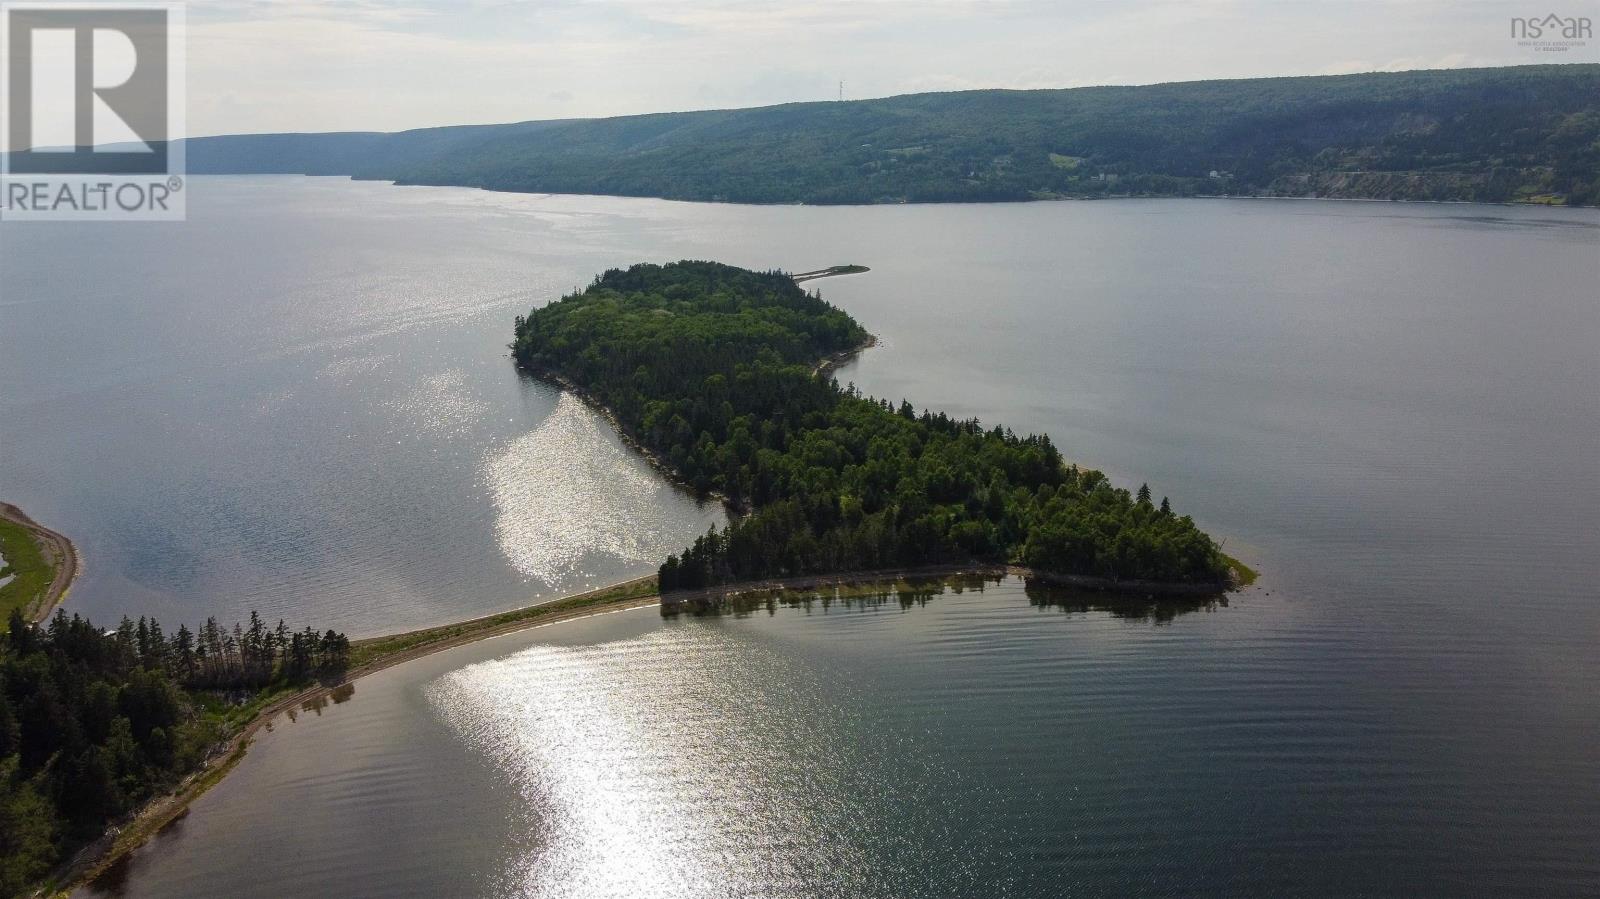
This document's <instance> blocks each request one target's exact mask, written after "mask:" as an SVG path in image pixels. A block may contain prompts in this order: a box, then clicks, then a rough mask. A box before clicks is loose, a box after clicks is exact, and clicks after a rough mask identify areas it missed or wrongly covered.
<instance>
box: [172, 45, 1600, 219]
mask: <svg viewBox="0 0 1600 899" xmlns="http://www.w3.org/2000/svg"><path fill="white" fill-rule="evenodd" d="M187 150H188V160H189V162H188V164H189V169H190V171H192V172H196V173H261V172H293V173H303V174H323V175H332V174H338V175H351V176H355V177H358V178H375V179H381V180H395V181H399V182H402V183H411V184H436V185H458V186H467V187H485V188H490V189H494V190H509V191H534V192H554V193H589V194H614V195H623V196H652V197H666V198H669V199H681V200H725V201H733V202H744V203H819V204H820V203H898V202H934V201H937V202H945V201H955V202H960V201H996V200H1029V199H1047V198H1053V197H1108V196H1190V195H1196V194H1208V195H1211V194H1234V195H1240V194H1249V195H1273V196H1294V197H1360V198H1370V199H1408V200H1477V201H1484V202H1504V201H1521V202H1548V203H1573V204H1587V205H1594V204H1596V203H1600V65H1592V64H1573V65H1549V66H1516V67H1510V68H1497V69H1451V70H1435V71H1417V72H1380V73H1369V74H1361V75H1336V76H1318V77H1304V78H1256V79H1241V80H1232V81H1195V82H1183V83H1173V84H1157V85H1148V86H1142V87H1085V88H1073V89H1069V90H1032V91H1002V90H981V91H961V92H954V93H938V94H912V95H907V96H901V97H890V98H886V99H881V100H860V101H851V102H842V103H838V102H821V103H790V104H785V105H782V106H769V107H763V108H758V109H733V110H708V111H703V112H682V113H662V114H656V115H639V116H623V117H618V118H607V119H570V120H560V121H542V122H539V121H536V122H522V123H518V124H511V125H492V126H482V125H478V126H463V127H455V128H428V129H421V130H416V131H405V132H399V133H395V134H381V133H348V134H271V135H240V136H231V137H216V138H200V139H195V140H191V141H189V142H188V148H187Z"/></svg>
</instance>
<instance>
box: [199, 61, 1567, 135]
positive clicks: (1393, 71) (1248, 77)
mask: <svg viewBox="0 0 1600 899" xmlns="http://www.w3.org/2000/svg"><path fill="white" fill-rule="evenodd" d="M1595 64H1596V63H1594V62H1590V61H1587V60H1584V61H1579V60H1572V61H1563V62H1529V63H1507V64H1505V65H1497V66H1447V67H1439V68H1420V69H1371V70H1367V71H1362V72H1341V73H1337V74H1338V75H1383V74H1399V73H1403V72H1442V71H1468V70H1473V69H1514V68H1521V67H1526V66H1539V65H1595ZM1324 77H1335V76H1334V75H1332V74H1329V73H1304V74H1295V73H1285V74H1281V75H1241V76H1238V77H1234V78H1174V79H1170V80H1165V81H1150V82H1140V83H1131V82H1129V83H1115V84H1112V83H1107V84H1078V85H1071V86H1066V87H1027V88H1023V87H1000V86H977V87H963V88H952V89H949V90H927V91H906V92H903V93H897V94H885V95H883V96H879V97H846V98H845V100H846V101H847V102H857V101H870V100H888V99H893V98H895V97H905V96H916V95H923V94H955V93H974V92H983V91H1017V92H1023V91H1054V90H1061V91H1065V90H1080V89H1091V88H1117V87H1155V86H1158V85H1163V84H1196V83H1201V82H1216V81H1256V80H1263V79H1272V78H1324ZM828 102H836V100H829V99H827V98H823V99H820V100H786V101H780V102H775V103H755V104H749V105H743V106H695V107H684V108H681V109H652V110H646V111H643V112H628V113H616V114H606V115H582V114H579V115H566V116H550V117H535V118H525V119H503V120H498V121H458V122H446V123H443V124H429V125H414V126H405V127H400V128H392V129H380V128H335V129H328V130H320V129H293V130H287V131H263V130H261V129H255V130H250V131H225V132H208V133H204V134H191V135H189V139H199V138H208V137H242V136H248V135H255V134H327V133H348V134H362V133H375V134H398V133H401V132H406V131H426V130H429V129H435V128H471V127H476V126H484V125H515V124H521V123H525V122H555V121H573V122H576V121H588V120H600V119H615V118H629V117H632V116H647V115H673V114H681V113H696V112H721V111H729V110H740V109H763V108H767V107H773V106H792V105H803V104H807V103H828Z"/></svg>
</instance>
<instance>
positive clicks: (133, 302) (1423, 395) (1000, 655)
mask: <svg viewBox="0 0 1600 899" xmlns="http://www.w3.org/2000/svg"><path fill="white" fill-rule="evenodd" d="M190 203H191V207H190V209H191V221H190V222H189V223H188V224H186V225H182V226H176V227H101V228H93V229H91V228H67V227H45V226H33V225H28V226H6V228H5V229H4V230H3V231H0V268H3V278H0V291H3V294H0V341H3V342H0V347H3V351H4V352H3V354H0V383H4V384H5V388H4V391H3V395H0V427H3V429H4V430H3V432H0V453H3V455H0V493H3V494H4V495H6V497H7V498H8V499H11V500H13V501H15V502H18V503H19V504H21V505H23V506H24V508H27V509H28V510H29V512H30V513H31V514H33V515H34V516H35V517H37V518H39V519H41V520H43V521H45V522H47V523H49V524H50V525H51V526H53V527H56V528H58V529H61V530H63V531H65V532H67V533H69V534H72V535H73V536H74V537H75V538H77V539H79V541H80V544H81V545H82V546H83V548H84V550H85V556H86V562H87V565H88V573H87V575H86V577H85V579H84V581H83V582H82V583H81V585H80V586H78V587H75V588H74V591H73V596H72V599H71V600H70V602H69V608H71V609H75V610H78V611H83V612H86V613H90V614H92V615H94V617H96V618H97V619H105V618H109V617H116V616H119V615H121V614H123V613H130V614H139V613H152V612H153V613H156V614H158V615H160V616H161V617H162V618H163V619H164V620H171V621H175V620H177V619H179V618H187V619H191V620H192V619H194V618H197V617H203V616H204V615H206V614H219V615H229V616H233V615H239V614H242V613H243V612H244V611H246V610H248V609H249V608H251V607H255V608H260V609H261V610H262V611H263V613H264V614H267V615H269V617H284V618H287V619H289V620H290V622H291V624H293V623H295V622H298V621H307V620H309V621H310V622H312V623H315V624H317V625H319V626H328V625H331V626H339V627H345V628H348V629H349V630H351V631H352V632H353V633H357V634H366V633H375V632H381V631H389V630H396V629H400V628H402V627H410V626H415V625H420V624H427V623H432V622H437V621H442V620H448V619H452V618H458V617H464V616H466V615H469V614H477V613H483V612H488V611H493V610H496V609H501V608H506V607H509V606H514V605H520V604H523V603H526V602H529V601H533V600H534V599H535V598H536V597H538V596H540V595H543V596H549V595H551V594H552V593H556V592H561V591H565V590H570V589H577V588H580V587H582V586H584V585H586V584H589V583H596V584H597V583H601V582H605V581H610V580H616V579H620V578H622V577H626V576H629V575H632V574H635V573H643V572H644V571H647V570H649V568H650V567H651V565H652V563H653V561H654V560H655V559H656V558H658V557H659V556H660V555H662V554H664V553H665V552H666V551H670V550H671V549H673V548H676V547H677V546H678V545H681V544H682V543H683V542H685V541H686V540H687V539H688V538H689V537H690V536H691V535H693V534H694V533H696V532H698V531H702V530H704V528H705V527H706V526H707V525H708V524H710V523H711V522H713V521H715V520H717V519H718V515H719V513H718V511H717V510H715V509H713V508H707V507H703V506H698V505H696V504H695V503H694V502H693V500H692V499H691V498H688V497H685V496H683V495H682V494H680V493H677V492H675V491H673V490H672V489H671V488H669V487H667V486H665V485H664V484H662V482H661V481H660V480H659V479H657V478H656V477H655V476H654V475H653V474H652V473H651V472H650V471H649V470H648V469H647V468H646V467H644V466H643V465H642V464H640V463H639V462H638V461H637V460H636V459H634V458H632V457H631V456H629V455H628V454H627V453H626V452H625V451H623V449H622V448H621V447H620V445H619V444H618V443H617V442H616V440H615V437H614V435H612V434H610V433H609V432H608V431H607V429H606V428H605V427H604V425H603V423H601V422H599V421H598V420H597V419H596V418H595V417H594V416H592V415H591V414H589V413H587V412H586V411H585V410H584V409H582V407H581V406H578V405H576V404H574V403H572V402H571V401H570V400H563V399H562V398H561V397H560V396H559V394H557V393H555V392H553V391H551V390H549V389H548V388H547V387H545V386H543V385H540V384H537V383H531V382H528V381H526V380H523V379H519V378H518V377H517V376H516V375H515V373H514V372H513V371H512V370H511V367H510V363H509V360H508V359H507V358H506V352H505V348H504V344H505V342H506V341H507V340H508V338H509V330H510V324H511V319H512V317H513V316H514V315H516V314H517V313H519V312H523V311H525V310H526V309H528V308H530V307H531V306H533V305H535V304H537V303H542V302H545V301H548V300H550V299H553V298H555V297H556V296H557V295H559V294H560V293H561V292H563V291H566V290H569V289H571V288H572V287H574V286H578V285H581V284H584V283H586V282H587V281H588V280H589V279H590V278H591V277H592V276H593V274H594V273H595V272H597V271H599V270H601V269H604V268H606V267H610V266H614V265H624V264H627V263H630V262H633V261H640V260H649V261H668V260H671V259H677V258H685V257H695V258H715V259H719V260H722V261H726V262H731V263H736V264H740V265H747V266H751V267H758V268H770V267H782V268H786V269H790V270H806V269H811V268H819V267H822V266H826V265H831V264H838V263H845V262H860V263H864V264H867V265H870V266H872V268H873V270H872V272H870V273H869V274H866V275H861V276H854V277H849V278H839V279H830V280H826V281H821V282H818V283H817V285H816V286H817V287H818V288H819V289H820V290H822V292H823V294H824V296H825V297H827V298H828V299H830V300H831V301H833V302H835V303H837V304H839V305H840V306H842V307H844V308H845V309H846V310H848V311H849V312H851V313H852V314H853V315H855V316H856V317H857V318H858V319H859V320H860V321H861V322H862V323H863V324H864V325H865V326H866V327H867V328H868V329H869V330H871V331H872V332H873V333H875V334H877V335H878V336H879V337H880V339H881V341H882V343H881V345H880V346H879V347H877V348H875V349H873V350H871V351H869V352H867V353H866V354H864V355H863V356H862V357H861V358H860V360H859V361H857V362H856V363H854V364H852V365H851V366H848V367H846V368H845V369H844V370H843V372H842V373H841V377H842V378H844V379H849V380H854V381H855V382H856V383H857V384H858V385H860V386H861V387H862V388H863V389H864V390H866V391H867V392H869V393H873V394H877V395H883V396H887V397H890V398H891V399H895V400H898V399H900V398H901V397H906V398H909V399H911V400H912V401H913V402H914V403H916V404H917V405H919V406H927V407H932V408H940V409H944V410H946V411H949V412H952V413H956V414H960V415H976V416H979V417H981V418H983V419H984V420H985V421H986V422H989V423H995V422H1001V423H1005V424H1008V425H1010V426H1012V427H1013V428H1015V429H1016V430H1018V431H1028V430H1046V431H1048V432H1049V433H1050V434H1051V435H1052V436H1053V437H1054V438H1055V440H1056V443H1057V444H1058V445H1059V446H1061V447H1062V448H1063V450H1064V452H1066V453H1067V454H1068V455H1069V456H1070V457H1072V458H1075V459H1078V460H1081V461H1084V462H1086V463H1089V464H1093V465H1097V466H1100V467H1104V468H1106V469H1107V470H1108V471H1109V473H1111V474H1112V475H1113V477H1115V478H1116V479H1117V480H1118V481H1119V482H1121V483H1124V484H1137V483H1139V482H1140V481H1143V480H1148V481H1149V482H1150V484H1151V486H1152V489H1153V490H1154V491H1155V493H1156V495H1157V496H1160V495H1163V494H1165V495H1170V496H1171V497H1172V500H1173V503H1174V504H1175V505H1176V506H1177V507H1178V508H1179V509H1180V510H1181V511H1187V512H1192V513H1193V514H1194V515H1195V516H1196V518H1197V519H1198V520H1199V521H1200V522H1201V523H1202V524H1203V525H1204V526H1206V527H1207V528H1208V529H1210V530H1211V531H1212V532H1213V533H1214V534H1216V535H1218V536H1219V537H1223V538H1225V539H1226V540H1227V548H1228V550H1229V551H1230V552H1232V553H1234V554H1236V555H1239V556H1241V557H1243V558H1245V559H1246V560H1247V561H1249V562H1251V563H1252V564H1254V565H1256V566H1257V567H1258V568H1260V569H1262V570H1263V572H1264V577H1263V580H1262V583H1261V587H1260V589H1256V590H1250V591H1246V592H1244V593H1242V594H1238V595H1236V596H1234V597H1233V598H1232V599H1231V600H1230V601H1229V603H1228V604H1227V605H1225V606H1218V607H1214V608H1208V609H1205V610H1200V611H1194V612H1192V613H1185V614H1173V613H1171V612H1170V610H1167V611H1163V610H1156V611H1157V612H1158V614H1153V615H1148V616H1143V617H1141V616H1140V615H1137V614H1128V613H1126V611H1125V610H1124V614H1117V613H1116V612H1115V611H1113V610H1107V609H1103V608H1096V607H1094V605H1093V604H1092V603H1084V602H1077V601H1072V602H1069V603H1068V604H1067V606H1065V607H1061V606H1051V605H1046V606H1037V605H1034V604H1033V603H1031V602H1030V601H1029V597H1028V596H1026V595H1025V592H1024V590H1023V589H1022V587H1021V586H1020V585H1018V584H1015V583H1012V582H1009V581H1008V582H1005V583H1001V584H998V585H989V586H988V587H987V588H986V589H984V590H982V591H975V590H966V591H963V592H962V593H961V594H960V595H954V594H949V595H940V596H936V597H933V598H930V599H927V601H926V602H925V603H918V602H913V603H911V604H910V606H909V607H907V608H903V607H902V606H901V604H899V603H897V602H893V601H891V602H888V603H885V604H874V603H866V604H861V603H856V604H852V605H850V606H848V607H846V606H842V605H836V606H834V607H832V608H831V609H830V610H829V611H828V612H827V613H826V614H823V613H822V611H821V610H820V608H813V609H811V610H810V611H809V612H808V611H806V610H803V609H789V608H779V609H777V610H775V612H774V614H772V615H770V616H768V615H766V614H765V613H760V614H755V615H752V616H749V617H742V618H734V617H721V618H709V619H703V618H680V619H675V620H669V621H662V620H661V619H660V618H659V617H658V616H656V615H655V614H654V613H650V612H638V613H627V614H619V615H613V616H606V617H603V618H598V619H593V620H591V621H589V622H586V623H583V624H578V625H571V626H563V627H560V628H551V629H543V630H538V631H533V632H529V633H526V634H523V635H519V636H516V637H512V638H505V639H502V640H496V641H490V642H487V643H483V644H479V645H477V646H473V647H469V648H466V649H462V650H458V651H453V652H450V653H445V654H441V655H439V656H436V657H433V658H430V659H427V660H424V661H421V662H417V663H413V664H408V665H406V666H403V667H401V668H398V669H394V670H391V671H389V672H386V673H384V674H382V675H379V676H377V677H375V678H373V679H370V680H364V681H362V682H361V683H360V684H359V685H358V686H357V689H356V692H355V695H354V696H353V697H350V698H349V700H348V701H346V702H343V703H341V704H337V705H331V706H329V707H327V708H325V709H323V710H321V714H320V715H318V714H312V713H307V714H303V715H300V716H299V718H298V720H297V721H296V722H294V723H290V722H287V721H285V722H281V723H280V726H279V727H278V729H277V731H276V732H275V733H273V734H271V735H269V736H267V737H265V738H264V739H263V740H261V741H260V743H259V744H258V745H257V746H256V748H255V749H253V750H252V752H251V753H250V755H249V756H248V757H247V759H246V760H245V762H244V763H243V764H242V765H241V766H240V767H239V769H238V770H237V771H235V773H234V774H232V775H230V777H229V778H228V779H227V780H226V781H224V783H223V784H222V785H221V786H220V787H218V788H217V789H216V790H214V791H213V792H211V793H209V794H208V795H207V796H206V797H204V798H203V799H202V800H201V801H200V803H198V804H197V805H196V806H195V807H194V809H193V811H192V813H191V814H190V815H189V817H188V818H187V819H186V820H185V821H184V822H183V823H181V824H180V825H178V826H177V827H176V828H174V829H173V830H172V831H171V832H169V834H168V835H167V836H165V837H164V838H162V839H161V840H158V841H157V842H156V843H154V844H152V846H151V847H150V848H149V849H148V850H147V851H145V852H142V853H140V854H139V855H138V856H137V857H136V859H135V860H134V862H133V864H132V865H131V866H130V867H129V869H128V870H127V871H125V872H123V873H124V875H125V877H124V880H123V881H122V884H121V887H120V888H121V889H122V890H124V891H126V892H127V893H129V894H131V895H181V894H192V893H195V892H209V893H222V894H231V895H266V894H268V893H269V892H273V893H278V892H280V891H278V890H276V889H275V886H276V885H279V884H281V885H283V887H284V888H283V890H282V891H281V892H282V893H288V894H300V895H306V894H324V893H328V892H334V893H348V894H370V895H394V894H397V893H404V892H414V893H423V894H428V893H432V894H468V895H474V894H475V895H562V896H566V895H577V896H583V895H648V894H652V893H654V894H659V895H672V896H693V895H748V894H760V893H763V892H764V893H767V894H771V895H781V896H799V895H863V894H865V895H882V896H906V895H929V896H935V895H937V896H954V895H971V894H973V893H992V894H995V895H1019V896H1023V895H1025V896H1033V895H1038V896H1044V895H1061V894H1082V895H1107V894H1110V895H1121V894H1128V893H1145V894H1159V895H1172V894H1195V893H1248V894H1254V895H1263V896H1265V895H1284V894H1297V895H1355V894H1364V893H1365V894H1372V893H1396V892H1403V893H1410V894H1430V895H1462V894H1480V895H1503V894H1506V893H1520V894H1528V895H1562V894H1565V895H1584V894H1589V895H1592V894H1594V893H1596V892H1597V891H1600V855H1597V854H1596V853H1595V852H1594V851H1593V844H1594V839H1595V835H1596V834H1597V833H1600V748H1597V747H1600V690H1596V688H1595V685H1596V684H1597V683H1600V654H1597V653H1596V652H1595V646H1596V645H1597V641H1600V588H1597V586H1596V585H1597V583H1600V552H1597V550H1600V523H1597V519H1596V516H1595V514H1594V510H1595V509H1596V508H1600V473H1597V469H1596V467H1595V461H1596V460H1597V459H1600V354H1597V348H1600V213H1597V212H1595V211H1594V210H1547V209H1511V208H1499V207H1478V206H1425V205H1410V204H1380V203H1317V202H1290V201H1285V202H1269V201H1242V200H1241V201H1156V200H1152V201H1127V202H1097V203H1045V204H1026V205H1007V206H917V207H870V208H823V209H817V208H793V207H738V206H715V205H694V204H682V203H668V202H660V201H652V200H628V199H609V198H593V197H541V196H518V195H498V194H489V193H482V192H474V191H466V190H455V189H431V188H427V189H424V188H394V187H391V186H387V185H382V184H352V183H348V182H343V181H337V180H307V179H243V178H240V179H197V180H196V182H195V184H194V190H193V196H192V197H191V199H190ZM262 857H271V858H276V859H280V860H281V863H280V864H278V865H276V866H275V867H274V868H273V870H272V872H271V875H272V876H271V877H270V878H266V877H263V876H261V872H260V871H259V869H257V868H256V867H254V862H255V861H258V860H259V859H260V858H262ZM646 886H648V887H650V889H644V887H646Z"/></svg>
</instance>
